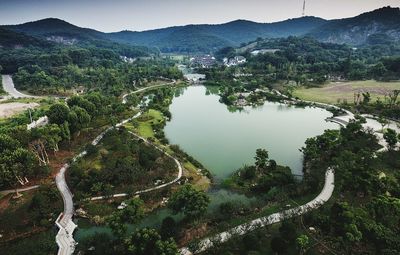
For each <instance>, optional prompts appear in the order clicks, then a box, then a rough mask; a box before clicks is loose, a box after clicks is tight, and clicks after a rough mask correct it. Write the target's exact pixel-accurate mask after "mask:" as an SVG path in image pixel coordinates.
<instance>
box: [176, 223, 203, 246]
mask: <svg viewBox="0 0 400 255" xmlns="http://www.w3.org/2000/svg"><path fill="white" fill-rule="evenodd" d="M207 229H208V226H207V223H202V224H200V225H196V226H195V227H192V228H190V229H187V230H185V233H184V235H183V236H182V238H180V240H179V241H178V244H179V245H180V246H186V245H187V244H188V243H189V242H190V241H192V240H195V239H198V238H201V237H203V236H204V235H205V234H206V233H207Z"/></svg>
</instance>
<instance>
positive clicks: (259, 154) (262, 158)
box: [254, 149, 268, 169]
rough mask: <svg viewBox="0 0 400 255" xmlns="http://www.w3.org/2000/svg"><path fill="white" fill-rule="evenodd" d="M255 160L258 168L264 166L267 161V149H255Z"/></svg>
mask: <svg viewBox="0 0 400 255" xmlns="http://www.w3.org/2000/svg"><path fill="white" fill-rule="evenodd" d="M254 159H255V160H256V163H255V165H256V167H257V169H258V168H265V167H266V166H267V162H268V151H267V150H265V149H257V150H256V156H255V157H254Z"/></svg>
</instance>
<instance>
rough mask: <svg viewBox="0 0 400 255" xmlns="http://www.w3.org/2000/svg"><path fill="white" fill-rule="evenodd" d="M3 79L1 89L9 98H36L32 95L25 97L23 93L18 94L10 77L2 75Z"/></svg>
mask: <svg viewBox="0 0 400 255" xmlns="http://www.w3.org/2000/svg"><path fill="white" fill-rule="evenodd" d="M2 79H3V89H4V91H5V92H7V93H8V94H9V97H14V98H23V97H30V98H36V96H32V95H27V94H24V93H21V92H19V91H18V90H16V89H15V86H14V82H13V80H12V78H11V75H2Z"/></svg>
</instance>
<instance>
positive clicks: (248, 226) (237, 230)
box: [180, 168, 335, 255]
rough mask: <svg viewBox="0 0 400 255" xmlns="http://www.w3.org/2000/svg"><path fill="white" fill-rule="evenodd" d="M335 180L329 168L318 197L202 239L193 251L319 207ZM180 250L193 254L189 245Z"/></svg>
mask: <svg viewBox="0 0 400 255" xmlns="http://www.w3.org/2000/svg"><path fill="white" fill-rule="evenodd" d="M334 182H335V175H334V170H333V169H332V168H328V169H327V170H326V173H325V184H324V187H323V189H322V191H321V193H319V195H318V196H317V197H316V198H314V199H313V200H311V201H310V202H308V203H307V204H304V205H301V206H298V207H295V208H292V209H288V210H285V211H282V212H278V213H274V214H271V215H269V216H265V217H261V218H258V219H255V220H252V221H250V222H248V223H244V224H241V225H239V226H237V227H234V228H232V229H230V230H228V231H225V232H222V233H219V234H217V235H215V236H212V237H208V238H205V239H203V240H201V241H200V243H199V244H198V248H197V250H195V251H193V253H200V252H203V251H205V250H207V249H209V248H211V247H212V246H213V245H214V243H223V242H226V241H227V240H229V239H230V238H232V237H234V236H241V235H244V234H246V233H248V232H250V231H253V230H255V229H256V228H260V227H265V226H268V225H271V224H274V223H278V222H281V221H282V220H285V219H288V218H291V217H295V216H299V215H302V214H304V213H306V212H309V211H311V210H314V209H317V208H319V207H320V206H321V205H323V204H324V203H325V202H327V201H328V200H329V199H330V198H331V196H332V194H333V191H334V189H335V184H334ZM180 252H181V254H182V255H189V254H193V253H192V252H191V251H190V250H189V248H187V247H185V248H182V249H181V250H180Z"/></svg>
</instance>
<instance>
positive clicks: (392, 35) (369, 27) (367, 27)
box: [309, 7, 400, 45]
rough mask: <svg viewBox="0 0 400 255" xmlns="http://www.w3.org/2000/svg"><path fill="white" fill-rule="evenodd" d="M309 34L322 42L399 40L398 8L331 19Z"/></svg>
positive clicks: (356, 43)
mask: <svg viewBox="0 0 400 255" xmlns="http://www.w3.org/2000/svg"><path fill="white" fill-rule="evenodd" d="M309 35H311V36H313V37H315V38H316V39H318V40H320V41H324V42H331V43H346V44H351V45H362V44H365V43H369V42H372V43H374V42H376V40H377V39H378V40H384V41H385V40H386V41H394V40H397V41H398V40H400V8H391V7H384V8H381V9H377V10H374V11H372V12H367V13H363V14H361V15H359V16H357V17H353V18H346V19H339V20H331V21H329V22H327V23H326V24H324V25H322V26H320V27H318V28H316V29H314V30H313V31H311V32H310V33H309Z"/></svg>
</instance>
